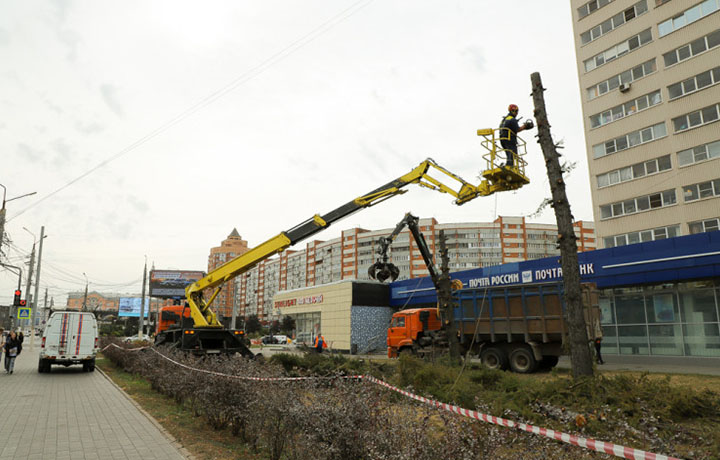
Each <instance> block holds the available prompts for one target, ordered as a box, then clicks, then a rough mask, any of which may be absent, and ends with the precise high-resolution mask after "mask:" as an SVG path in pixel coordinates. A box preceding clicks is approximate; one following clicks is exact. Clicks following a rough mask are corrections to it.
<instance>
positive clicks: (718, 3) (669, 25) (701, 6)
mask: <svg viewBox="0 0 720 460" xmlns="http://www.w3.org/2000/svg"><path fill="white" fill-rule="evenodd" d="M718 7H720V0H705V1H704V2H702V3H698V4H697V5H695V6H693V7H692V8H689V9H687V10H685V11H683V12H682V13H680V14H679V15H677V16H675V17H672V18H670V19H667V20H665V21H663V22H661V23H660V24H658V34H660V36H661V37H664V36H665V35H667V34H669V33H671V32H675V31H676V30H678V29H682V28H683V27H685V26H687V25H689V24H692V23H693V22H695V21H698V20H700V19H702V18H704V17H705V16H707V15H709V14H712V13H714V12H716V11H717V10H718Z"/></svg>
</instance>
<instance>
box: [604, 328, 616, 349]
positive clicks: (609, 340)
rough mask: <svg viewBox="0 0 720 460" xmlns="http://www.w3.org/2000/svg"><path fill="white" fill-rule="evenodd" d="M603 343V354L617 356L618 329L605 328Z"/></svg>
mask: <svg viewBox="0 0 720 460" xmlns="http://www.w3.org/2000/svg"><path fill="white" fill-rule="evenodd" d="M602 331H603V341H602V353H609V354H614V355H616V354H617V352H618V346H617V329H616V328H615V326H603V327H602Z"/></svg>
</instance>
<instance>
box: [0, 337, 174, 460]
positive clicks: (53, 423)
mask: <svg viewBox="0 0 720 460" xmlns="http://www.w3.org/2000/svg"><path fill="white" fill-rule="evenodd" d="M37 360H38V351H37V350H32V349H30V347H29V345H28V347H27V348H26V349H23V352H22V353H21V354H20V356H19V357H18V359H17V361H16V362H15V372H14V373H13V374H12V375H8V374H6V373H5V369H4V368H2V369H1V371H0V414H1V415H0V459H2V460H5V459H28V460H31V459H32V460H34V459H38V460H40V459H48V458H53V459H61V460H62V459H72V460H76V459H123V460H125V459H137V458H143V459H173V460H181V459H184V458H185V457H184V456H183V455H182V453H181V452H180V451H179V450H178V447H176V446H175V445H174V444H173V443H172V441H171V440H170V439H169V438H168V437H166V436H165V435H164V434H163V433H162V432H161V431H160V429H158V428H157V427H156V426H155V425H154V424H153V423H152V422H151V421H150V420H149V419H148V418H147V417H146V416H145V415H144V414H143V413H142V412H140V411H139V410H138V409H137V408H136V407H135V405H133V403H132V402H131V401H129V400H128V398H127V397H126V396H125V395H124V394H123V393H122V392H121V391H120V390H119V389H118V388H116V387H115V386H114V385H113V384H112V383H111V382H110V381H108V380H107V379H106V378H105V377H103V376H102V374H100V372H98V371H95V372H92V373H85V372H83V371H82V367H81V366H70V367H62V366H58V367H55V366H53V369H52V372H51V373H50V374H39V373H38V372H37Z"/></svg>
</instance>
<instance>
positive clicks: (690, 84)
mask: <svg viewBox="0 0 720 460" xmlns="http://www.w3.org/2000/svg"><path fill="white" fill-rule="evenodd" d="M717 83H720V67H715V68H714V69H711V70H706V71H705V72H703V73H701V74H698V75H695V76H694V77H690V78H688V79H687V80H683V81H680V82H677V83H674V84H672V85H670V86H668V87H667V88H668V95H669V96H670V100H673V99H677V98H679V97H682V96H686V95H688V94H692V93H694V92H696V91H700V90H701V89H705V88H707V87H709V86H712V85H715V84H717Z"/></svg>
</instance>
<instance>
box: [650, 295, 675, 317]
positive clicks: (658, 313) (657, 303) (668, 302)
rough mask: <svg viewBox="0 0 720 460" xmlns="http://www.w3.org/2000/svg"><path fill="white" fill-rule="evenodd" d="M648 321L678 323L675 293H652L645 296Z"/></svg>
mask: <svg viewBox="0 0 720 460" xmlns="http://www.w3.org/2000/svg"><path fill="white" fill-rule="evenodd" d="M646 300H647V302H646V308H647V319H648V323H678V322H680V310H679V308H678V304H677V300H676V298H675V294H674V293H672V292H668V293H664V294H653V295H648V296H647V297H646Z"/></svg>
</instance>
